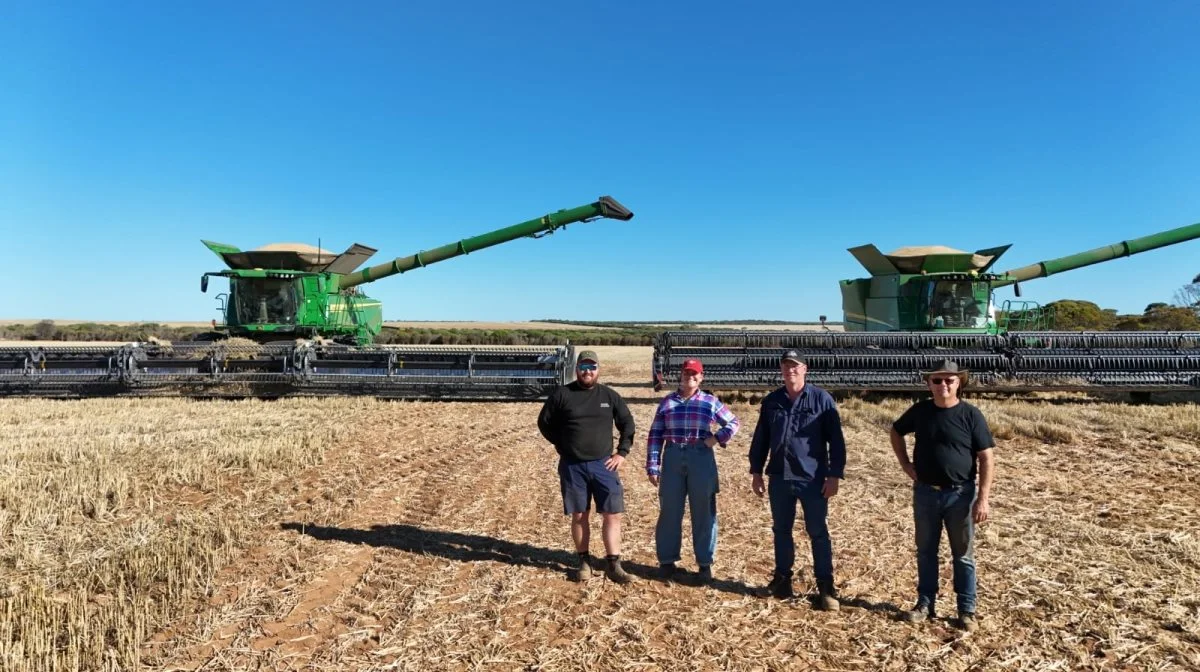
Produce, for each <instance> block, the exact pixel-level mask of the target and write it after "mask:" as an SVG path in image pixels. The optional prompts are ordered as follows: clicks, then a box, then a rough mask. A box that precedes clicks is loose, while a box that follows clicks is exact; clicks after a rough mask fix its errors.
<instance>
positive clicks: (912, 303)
mask: <svg viewBox="0 0 1200 672" xmlns="http://www.w3.org/2000/svg"><path fill="white" fill-rule="evenodd" d="M1196 238H1200V223H1197V224H1192V225H1190V226H1184V227H1180V228H1177V229H1172V230H1170V231H1164V232H1161V233H1156V234H1153V235H1149V236H1144V237H1142V238H1136V239H1133V240H1127V241H1123V242H1120V243H1117V244H1115V245H1105V246H1103V247H1098V248H1096V249H1093V250H1089V251H1086V252H1081V253H1078V254H1073V255H1069V256H1065V257H1060V258H1057V259H1052V260H1050V261H1043V262H1039V263H1036V264H1030V265H1028V266H1022V267H1020V268H1015V269H1012V270H1009V271H1006V272H1002V273H994V272H991V270H990V269H991V267H992V266H993V264H995V263H996V261H997V260H998V259H999V258H1000V256H1001V255H1002V254H1003V253H1004V252H1005V251H1006V250H1007V249H1008V248H1009V245H1004V246H1000V247H993V248H988V249H983V250H978V251H976V252H974V253H971V252H962V251H959V250H953V249H950V248H944V247H930V248H901V249H899V250H896V251H895V252H893V253H892V254H889V255H885V254H882V253H881V252H880V251H879V250H878V249H876V247H875V246H874V245H863V246H860V247H855V248H851V249H850V250H849V251H850V253H851V254H853V255H854V257H855V258H856V259H858V261H859V262H860V263H861V264H862V265H863V266H864V267H865V268H866V269H867V271H868V272H869V273H870V274H871V277H869V278H859V279H852V280H842V281H841V283H840V284H841V290H842V309H843V325H844V329H845V331H844V332H836V331H831V330H819V331H793V330H787V331H749V330H724V331H716V330H681V331H666V332H663V333H661V334H659V336H658V338H657V339H656V343H655V346H654V356H653V371H652V376H653V379H652V380H653V384H654V386H655V389H662V388H663V387H670V386H672V385H674V384H675V381H676V380H678V377H679V369H680V366H681V365H682V363H683V361H684V360H685V359H687V358H689V357H698V358H701V359H702V360H703V362H704V377H705V381H704V383H705V386H707V387H709V388H711V389H714V390H727V391H738V390H745V391H752V390H768V389H773V388H775V387H777V386H779V385H780V384H781V383H780V376H779V355H780V352H781V351H782V350H783V349H785V348H794V349H797V350H799V351H801V352H802V353H803V354H804V355H805V356H806V357H807V359H808V369H809V371H808V380H810V381H812V382H813V383H814V384H816V385H819V386H821V387H824V388H826V389H829V390H837V391H846V392H868V391H878V392H907V391H917V390H921V389H924V386H923V384H922V380H921V377H920V373H919V372H920V371H928V370H931V369H934V368H936V367H937V364H939V363H940V362H941V361H942V360H943V359H954V360H956V361H958V363H959V365H960V366H963V367H966V368H969V369H970V370H971V383H970V388H971V389H975V390H996V391H1005V392H1027V391H1053V390H1069V391H1099V390H1104V391H1113V392H1160V391H1173V390H1192V391H1194V390H1200V332H1146V331H1139V332H1118V331H1107V332H1063V331H1052V330H1047V327H1048V326H1049V325H1050V322H1051V320H1050V319H1049V316H1048V315H1047V314H1046V312H1045V311H1044V310H1043V308H1042V307H1041V306H1038V305H1037V304H1036V303H1034V302H1030V301H1006V302H1005V304H1004V305H1003V306H1002V307H1001V309H1000V311H999V315H1000V318H999V319H997V310H996V306H995V302H994V290H996V289H997V288H1001V287H1007V286H1008V285H1013V286H1014V289H1015V291H1016V294H1017V296H1020V295H1021V292H1020V284H1019V283H1022V282H1025V281H1028V280H1033V279H1035V278H1042V277H1046V276H1049V275H1052V274H1055V273H1062V272H1065V271H1070V270H1074V269H1078V268H1082V267H1084V266H1090V265H1092V264H1097V263H1102V262H1106V261H1111V260H1114V259H1118V258H1120V257H1126V256H1129V255H1132V254H1138V253H1140V252H1146V251H1148V250H1153V249H1156V248H1159V247H1164V246H1167V245H1175V244H1178V243H1182V242H1186V241H1189V240H1193V239H1196Z"/></svg>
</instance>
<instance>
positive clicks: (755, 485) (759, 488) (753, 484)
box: [750, 474, 767, 497]
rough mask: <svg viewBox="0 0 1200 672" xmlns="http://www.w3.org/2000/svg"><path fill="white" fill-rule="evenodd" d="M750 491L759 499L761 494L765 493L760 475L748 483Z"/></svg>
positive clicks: (765, 487)
mask: <svg viewBox="0 0 1200 672" xmlns="http://www.w3.org/2000/svg"><path fill="white" fill-rule="evenodd" d="M750 489H751V490H753V491H754V494H756V495H758V496H759V497H762V496H763V493H764V492H766V491H767V486H766V485H764V484H763V477H762V474H755V475H754V480H752V481H750Z"/></svg>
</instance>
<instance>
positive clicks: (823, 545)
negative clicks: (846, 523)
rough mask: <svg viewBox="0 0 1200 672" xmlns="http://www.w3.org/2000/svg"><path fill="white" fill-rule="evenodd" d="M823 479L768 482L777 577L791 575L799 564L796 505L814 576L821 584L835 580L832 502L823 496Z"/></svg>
mask: <svg viewBox="0 0 1200 672" xmlns="http://www.w3.org/2000/svg"><path fill="white" fill-rule="evenodd" d="M824 485H825V482H824V480H823V479H817V480H812V481H808V482H804V481H785V480H784V479H783V478H782V477H779V476H776V477H772V478H771V479H770V480H769V482H768V483H767V498H768V499H770V500H771V521H772V525H771V532H772V533H773V534H774V538H775V574H776V575H778V576H788V577H790V576H791V575H792V566H793V565H794V564H795V561H796V544H795V541H794V540H793V539H792V527H793V526H794V525H795V524H796V502H800V506H801V508H802V509H803V510H804V530H805V531H806V532H808V539H809V541H810V542H811V544H812V559H813V576H814V577H815V578H816V579H817V580H818V581H829V582H832V581H833V542H832V541H831V540H830V538H829V526H828V525H827V524H826V516H827V515H828V513H829V500H827V499H825V495H823V494H821V488H822V487H823V486H824Z"/></svg>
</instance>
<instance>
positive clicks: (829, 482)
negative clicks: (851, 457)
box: [821, 476, 841, 499]
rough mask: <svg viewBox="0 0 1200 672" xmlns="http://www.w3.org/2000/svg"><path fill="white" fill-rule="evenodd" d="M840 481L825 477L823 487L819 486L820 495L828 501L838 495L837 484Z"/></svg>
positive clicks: (835, 478) (836, 478)
mask: <svg viewBox="0 0 1200 672" xmlns="http://www.w3.org/2000/svg"><path fill="white" fill-rule="evenodd" d="M839 481H841V479H840V478H838V477H837V476H826V477H825V485H823V486H821V494H822V495H825V499H829V498H830V497H833V496H834V495H836V494H837V493H838V482H839Z"/></svg>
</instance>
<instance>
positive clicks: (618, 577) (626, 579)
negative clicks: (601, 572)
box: [605, 555, 633, 584]
mask: <svg viewBox="0 0 1200 672" xmlns="http://www.w3.org/2000/svg"><path fill="white" fill-rule="evenodd" d="M605 576H607V577H608V580H609V581H612V582H613V583H620V584H626V583H631V582H632V581H633V577H632V576H630V575H629V573H628V572H626V571H625V568H624V567H622V566H621V556H619V555H610V556H608V571H606V572H605Z"/></svg>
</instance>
